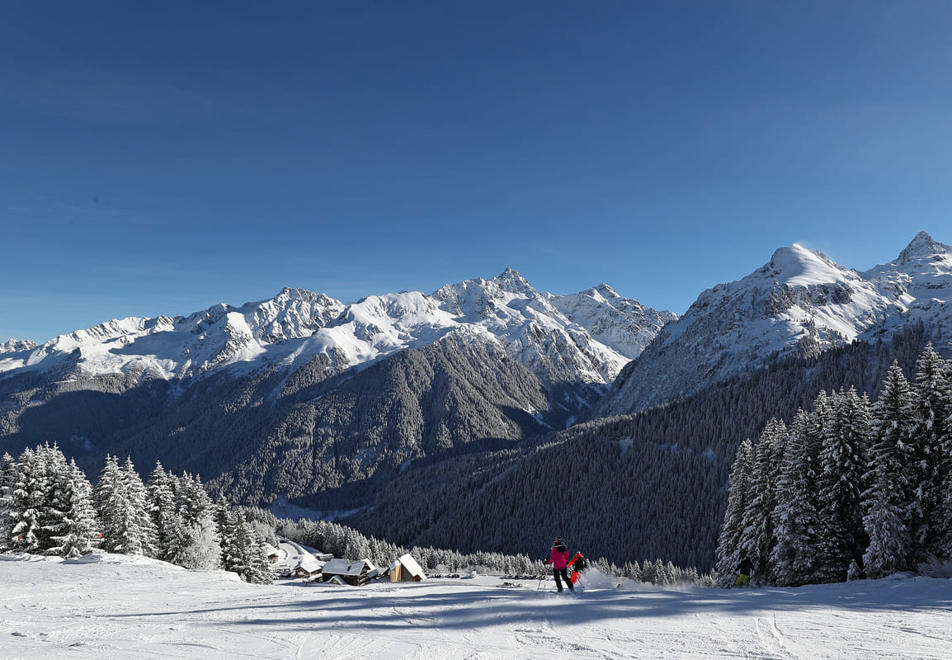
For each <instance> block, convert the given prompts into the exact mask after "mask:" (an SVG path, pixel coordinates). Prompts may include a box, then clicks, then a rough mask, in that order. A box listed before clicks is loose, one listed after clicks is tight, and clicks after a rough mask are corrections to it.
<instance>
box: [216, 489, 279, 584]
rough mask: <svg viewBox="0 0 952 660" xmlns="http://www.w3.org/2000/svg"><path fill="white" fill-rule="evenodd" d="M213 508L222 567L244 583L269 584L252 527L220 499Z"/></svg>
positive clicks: (268, 571)
mask: <svg viewBox="0 0 952 660" xmlns="http://www.w3.org/2000/svg"><path fill="white" fill-rule="evenodd" d="M217 508H218V512H217V515H216V522H217V524H218V533H219V539H220V545H221V564H222V567H223V568H224V569H225V570H226V571H231V572H233V573H237V574H238V575H239V576H241V579H242V580H244V581H245V582H253V583H258V584H270V583H271V567H270V564H269V563H268V558H267V556H266V555H265V552H264V548H263V547H262V542H261V539H260V538H259V537H258V535H257V533H256V532H255V531H254V527H253V526H252V525H251V524H250V523H249V522H248V521H247V520H246V519H245V517H244V515H243V514H242V513H241V512H240V511H234V510H232V509H231V507H229V506H228V505H227V504H226V503H225V501H224V500H223V499H219V502H218V506H217Z"/></svg>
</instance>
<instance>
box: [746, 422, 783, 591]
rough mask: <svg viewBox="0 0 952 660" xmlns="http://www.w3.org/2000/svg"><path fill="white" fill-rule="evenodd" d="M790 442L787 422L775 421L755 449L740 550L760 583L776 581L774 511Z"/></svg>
mask: <svg viewBox="0 0 952 660" xmlns="http://www.w3.org/2000/svg"><path fill="white" fill-rule="evenodd" d="M786 439H787V428H786V426H785V425H784V423H783V422H782V421H780V420H776V419H771V420H770V421H769V422H767V426H766V427H764V431H763V433H761V435H760V441H759V442H758V443H757V447H756V448H755V449H754V460H753V470H752V472H751V476H750V479H749V480H748V497H747V506H746V507H745V509H744V525H743V532H742V533H741V538H740V550H741V552H742V553H743V554H744V555H745V556H746V557H747V558H748V559H750V561H751V562H752V563H753V566H754V570H753V573H752V575H751V577H752V579H754V580H756V581H758V582H768V583H771V582H773V581H774V580H775V579H776V575H775V571H774V568H775V567H774V564H773V560H772V557H771V552H772V550H773V548H774V545H775V544H776V542H777V538H776V530H775V529H774V524H773V511H774V508H775V507H776V506H777V481H778V478H779V476H780V465H781V460H782V457H783V452H784V447H785V445H786Z"/></svg>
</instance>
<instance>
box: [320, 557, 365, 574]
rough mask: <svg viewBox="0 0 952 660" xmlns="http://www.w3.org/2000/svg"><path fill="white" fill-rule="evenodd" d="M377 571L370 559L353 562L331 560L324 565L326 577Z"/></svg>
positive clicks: (348, 560)
mask: <svg viewBox="0 0 952 660" xmlns="http://www.w3.org/2000/svg"><path fill="white" fill-rule="evenodd" d="M364 567H366V568H367V570H368V571H373V570H376V567H375V566H374V565H373V564H372V563H371V562H370V560H369V559H360V560H357V561H352V560H350V559H331V560H330V561H329V562H327V563H326V564H324V575H360V574H361V573H362V572H363V571H364Z"/></svg>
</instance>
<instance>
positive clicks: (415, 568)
mask: <svg viewBox="0 0 952 660" xmlns="http://www.w3.org/2000/svg"><path fill="white" fill-rule="evenodd" d="M425 579H426V575H425V574H424V573H423V569H422V568H420V565H419V564H418V563H417V560H416V559H414V558H413V557H411V556H410V555H409V554H405V555H403V556H401V557H400V558H399V559H397V560H395V561H394V562H393V563H392V564H390V581H391V582H420V581H422V580H425Z"/></svg>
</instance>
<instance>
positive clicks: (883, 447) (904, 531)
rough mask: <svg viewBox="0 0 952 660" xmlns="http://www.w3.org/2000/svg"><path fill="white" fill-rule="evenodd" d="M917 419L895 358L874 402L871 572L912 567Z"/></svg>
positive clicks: (867, 499)
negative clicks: (911, 466) (912, 472)
mask: <svg viewBox="0 0 952 660" xmlns="http://www.w3.org/2000/svg"><path fill="white" fill-rule="evenodd" d="M915 424H916V414H915V399H914V395H913V392H912V390H911V388H910V387H909V383H908V382H907V381H906V377H905V376H904V375H903V373H902V369H901V368H900V367H899V365H898V364H895V363H894V364H893V365H892V366H891V367H890V368H889V371H888V372H887V374H886V379H885V381H884V383H883V389H882V392H881V393H880V395H879V400H878V401H877V402H876V409H875V418H874V427H873V441H872V447H871V450H870V455H871V456H870V458H871V460H870V464H869V469H868V471H867V473H866V476H865V481H866V483H867V484H869V486H868V488H867V490H866V492H865V493H864V495H863V510H864V512H865V515H864V517H863V525H864V527H865V529H866V532H867V533H868V535H869V547H868V548H867V550H866V552H865V554H864V557H863V561H864V567H865V570H866V574H867V575H868V576H870V577H879V576H882V575H887V574H889V573H892V572H895V571H898V570H909V569H911V568H912V567H913V566H912V550H913V547H914V545H913V539H912V535H911V530H910V528H909V523H910V520H911V518H910V512H911V511H912V510H913V509H914V507H915V490H916V489H915V488H914V486H913V484H912V483H911V480H910V474H909V465H908V462H907V461H908V458H909V456H910V455H911V453H910V451H909V448H910V447H912V446H913V441H912V434H913V432H914V429H915Z"/></svg>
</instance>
